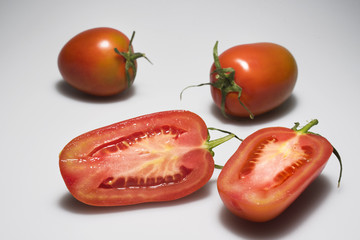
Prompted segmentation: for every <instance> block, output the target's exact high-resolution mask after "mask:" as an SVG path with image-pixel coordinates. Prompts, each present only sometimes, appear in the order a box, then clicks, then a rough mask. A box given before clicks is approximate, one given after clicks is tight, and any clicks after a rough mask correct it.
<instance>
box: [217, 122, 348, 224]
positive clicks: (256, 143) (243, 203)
mask: <svg viewBox="0 0 360 240" xmlns="http://www.w3.org/2000/svg"><path fill="white" fill-rule="evenodd" d="M315 123H316V121H315V122H314V121H312V122H310V123H309V124H310V125H311V124H315ZM310 125H307V126H306V127H305V128H302V129H301V130H294V129H288V128H283V127H272V128H265V129H262V130H259V131H257V132H255V133H253V134H251V135H250V136H249V137H247V138H246V139H245V140H244V141H243V142H242V143H241V145H240V147H239V148H238V150H237V151H236V152H235V153H234V155H233V156H232V157H231V158H230V160H229V161H228V162H227V163H226V164H225V166H224V168H223V170H222V171H221V173H220V175H219V178H218V183H217V185H218V191H219V194H220V197H221V199H222V201H223V202H224V204H225V206H226V207H227V208H228V209H229V210H230V211H231V212H233V213H234V214H236V215H238V216H240V217H242V218H245V219H248V220H251V221H256V222H264V221H268V220H271V219H273V218H275V217H276V216H278V215H279V214H280V213H282V212H283V211H284V210H285V209H286V208H287V207H288V206H289V205H290V204H291V203H292V202H293V201H294V200H295V199H296V198H297V197H298V196H299V195H300V194H301V193H302V192H303V191H304V190H305V188H306V187H307V186H308V185H309V184H310V183H311V182H312V181H313V180H314V179H315V178H316V177H317V176H318V175H319V174H320V173H321V171H322V170H323V168H324V167H325V164H326V162H327V161H328V159H329V157H330V155H331V153H332V152H333V147H332V145H331V144H330V143H329V142H328V141H327V140H326V139H325V138H324V137H321V136H319V135H315V134H312V133H306V131H307V130H308V128H309V126H310ZM304 129H305V130H304ZM339 160H340V159H339ZM340 163H341V162H340ZM339 181H340V180H339Z"/></svg>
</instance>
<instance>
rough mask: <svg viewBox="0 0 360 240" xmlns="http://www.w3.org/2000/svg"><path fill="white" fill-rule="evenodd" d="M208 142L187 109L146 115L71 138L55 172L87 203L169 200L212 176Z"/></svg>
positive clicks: (204, 129) (198, 121)
mask: <svg viewBox="0 0 360 240" xmlns="http://www.w3.org/2000/svg"><path fill="white" fill-rule="evenodd" d="M231 137H233V135H232V136H230V137H228V139H230V138H231ZM224 138H226V137H224ZM208 140H209V135H208V129H207V127H206V125H205V123H204V121H203V120H202V119H201V118H200V117H199V116H198V115H196V114H194V113H192V112H188V111H167V112H160V113H154V114H149V115H145V116H141V117H137V118H133V119H130V120H126V121H123V122H119V123H116V124H113V125H110V126H106V127H103V128H100V129H96V130H93V131H90V132H88V133H85V134H83V135H81V136H78V137H76V138H75V139H73V140H72V141H71V142H69V143H68V144H67V145H66V146H65V147H64V149H63V150H62V152H61V153H60V163H59V164H60V171H61V174H62V177H63V179H64V181H65V184H66V186H67V188H68V189H69V191H70V192H71V194H72V195H73V196H74V197H75V198H77V199H78V200H79V201H81V202H84V203H86V204H89V205H96V206H115V205H129V204H137V203H142V202H154V201H169V200H174V199H178V198H181V197H184V196H186V195H188V194H190V193H192V192H194V191H196V190H198V189H199V188H201V187H202V186H204V185H205V184H206V183H207V182H208V180H209V179H210V177H211V176H212V173H213V171H214V160H213V158H212V151H211V148H212V147H214V146H215V145H213V146H211V145H212V144H211V141H210V142H209V141H208ZM214 141H216V140H214Z"/></svg>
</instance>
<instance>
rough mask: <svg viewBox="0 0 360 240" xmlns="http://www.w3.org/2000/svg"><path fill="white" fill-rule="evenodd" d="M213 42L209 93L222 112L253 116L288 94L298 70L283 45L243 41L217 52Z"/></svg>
mask: <svg viewBox="0 0 360 240" xmlns="http://www.w3.org/2000/svg"><path fill="white" fill-rule="evenodd" d="M217 45H218V43H216V44H215V47H214V63H213V65H212V66H211V70H210V83H211V95H212V98H213V100H214V102H215V104H216V105H217V106H218V107H219V108H220V109H221V111H222V112H223V114H229V115H232V116H236V117H245V116H249V115H250V117H251V118H253V117H254V116H256V115H260V114H263V113H266V112H268V111H270V110H272V109H274V108H276V107H278V106H279V105H281V104H282V103H283V102H285V100H287V99H288V98H289V97H290V95H291V93H292V91H293V89H294V87H295V83H296V79H297V73H298V70H297V64H296V61H295V58H294V57H293V55H292V54H291V53H290V52H289V51H288V50H287V49H286V48H284V47H282V46H280V45H278V44H274V43H268V42H263V43H253V44H244V45H238V46H235V47H232V48H229V49H228V50H226V51H225V52H223V53H222V54H221V55H220V56H218V55H217Z"/></svg>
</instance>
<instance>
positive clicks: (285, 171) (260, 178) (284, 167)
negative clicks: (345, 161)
mask: <svg viewBox="0 0 360 240" xmlns="http://www.w3.org/2000/svg"><path fill="white" fill-rule="evenodd" d="M298 138H299V136H297V135H296V136H295V137H293V138H291V139H289V140H288V141H278V139H277V138H275V137H269V138H266V139H264V140H263V141H261V142H260V143H259V144H258V145H257V146H256V147H255V148H254V149H253V150H252V151H251V152H250V154H249V156H248V160H247V162H246V164H245V166H244V167H243V169H242V170H241V172H240V176H239V177H240V179H241V180H242V181H246V182H247V184H250V185H256V186H257V187H259V188H263V189H265V190H269V189H271V188H274V187H276V186H278V185H280V184H282V183H283V182H284V181H286V180H287V179H288V178H289V177H291V176H292V175H294V174H295V172H296V171H297V169H299V168H301V167H302V166H303V165H304V164H307V163H309V162H310V159H311V152H312V149H311V147H310V146H300V145H299V143H298V141H299V139H298Z"/></svg>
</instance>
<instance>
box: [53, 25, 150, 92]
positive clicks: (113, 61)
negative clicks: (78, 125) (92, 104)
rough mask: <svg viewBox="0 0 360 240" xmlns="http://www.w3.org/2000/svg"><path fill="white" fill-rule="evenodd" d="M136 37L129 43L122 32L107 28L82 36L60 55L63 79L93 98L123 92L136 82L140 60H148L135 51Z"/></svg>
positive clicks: (76, 37)
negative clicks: (142, 58)
mask: <svg viewBox="0 0 360 240" xmlns="http://www.w3.org/2000/svg"><path fill="white" fill-rule="evenodd" d="M134 34H135V32H134V33H133V35H132V38H131V40H129V39H128V38H127V37H126V35H125V34H123V33H122V32H120V31H118V30H116V29H113V28H106V27H100V28H93V29H89V30H86V31H84V32H81V33H79V34H78V35H76V36H74V37H73V38H72V39H70V40H69V41H68V42H67V43H66V44H65V45H64V47H63V48H62V49H61V51H60V53H59V56H58V67H59V71H60V73H61V75H62V77H63V78H64V80H65V81H66V82H68V83H69V84H70V85H71V86H73V87H75V88H77V89H78V90H80V91H82V92H85V93H88V94H91V95H96V96H111V95H115V94H118V93H120V92H123V91H124V90H126V89H128V88H129V87H130V86H131V85H132V83H133V81H134V79H135V75H136V70H137V69H136V68H137V62H136V59H137V58H140V57H145V55H144V54H143V53H134V51H133V47H132V41H133V38H134ZM145 58H146V57H145ZM146 59H147V58H146Z"/></svg>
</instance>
